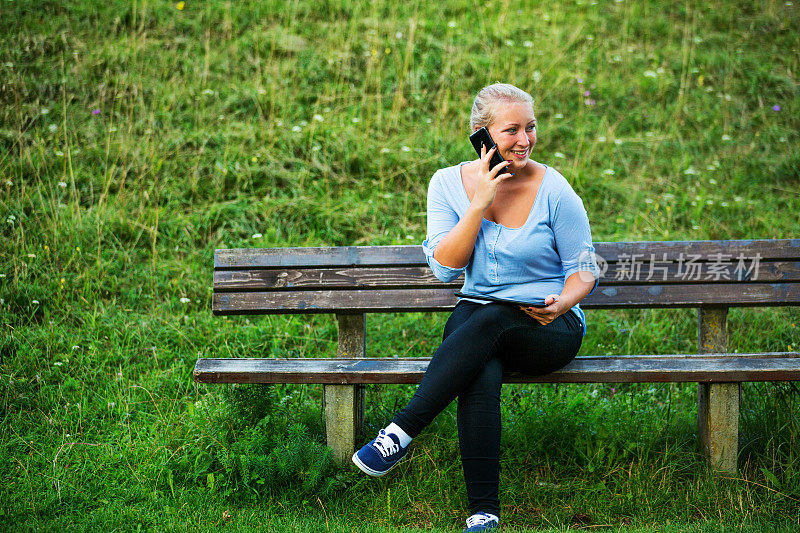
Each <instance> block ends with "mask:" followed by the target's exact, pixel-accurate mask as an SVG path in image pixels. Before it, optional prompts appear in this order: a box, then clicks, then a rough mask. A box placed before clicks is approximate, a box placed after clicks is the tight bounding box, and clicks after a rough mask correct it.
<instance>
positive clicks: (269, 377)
mask: <svg viewBox="0 0 800 533" xmlns="http://www.w3.org/2000/svg"><path fill="white" fill-rule="evenodd" d="M429 361H430V359H428V358H402V359H383V358H371V359H199V360H198V361H197V364H196V365H195V369H194V379H195V381H199V382H204V383H324V384H368V383H383V384H390V383H419V382H420V380H421V379H422V375H423V374H424V373H425V369H426V368H427V366H428V362H429ZM504 380H505V381H506V382H507V383H648V382H742V381H786V380H800V352H778V353H764V354H735V356H731V354H704V355H694V354H682V355H658V356H603V357H577V358H575V360H573V361H572V362H571V363H570V364H569V365H567V366H566V367H564V368H563V369H561V370H558V371H556V372H553V373H552V374H547V375H545V376H527V375H523V374H517V373H508V374H506V375H505V377H504Z"/></svg>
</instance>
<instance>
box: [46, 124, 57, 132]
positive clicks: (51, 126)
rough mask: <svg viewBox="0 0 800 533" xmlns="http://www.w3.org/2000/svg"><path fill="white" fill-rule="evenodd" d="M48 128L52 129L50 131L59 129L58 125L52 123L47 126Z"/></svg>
mask: <svg viewBox="0 0 800 533" xmlns="http://www.w3.org/2000/svg"><path fill="white" fill-rule="evenodd" d="M47 129H48V130H50V131H56V130H57V129H58V126H56V125H55V124H50V125H49V126H48V127H47Z"/></svg>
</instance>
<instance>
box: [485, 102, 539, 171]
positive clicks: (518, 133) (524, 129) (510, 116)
mask: <svg viewBox="0 0 800 533" xmlns="http://www.w3.org/2000/svg"><path fill="white" fill-rule="evenodd" d="M495 105H496V108H495V109H494V121H493V122H492V125H491V126H489V127H488V128H487V129H488V130H489V134H490V135H491V136H492V139H494V142H496V143H497V150H498V151H499V152H500V156H501V157H502V158H503V159H506V160H510V161H511V164H510V165H509V166H508V168H509V169H511V170H512V172H513V171H518V170H522V169H523V168H525V166H526V165H527V164H528V161H529V160H530V155H531V150H532V149H533V145H534V144H536V117H534V115H533V106H532V105H530V104H529V103H527V102H498V103H497V104H495Z"/></svg>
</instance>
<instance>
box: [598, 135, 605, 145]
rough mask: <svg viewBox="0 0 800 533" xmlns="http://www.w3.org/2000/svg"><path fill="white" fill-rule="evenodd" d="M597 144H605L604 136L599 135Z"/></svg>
mask: <svg viewBox="0 0 800 533" xmlns="http://www.w3.org/2000/svg"><path fill="white" fill-rule="evenodd" d="M597 142H599V143H604V142H606V136H605V135H601V136H600V137H598V138H597Z"/></svg>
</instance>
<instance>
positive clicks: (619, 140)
mask: <svg viewBox="0 0 800 533" xmlns="http://www.w3.org/2000/svg"><path fill="white" fill-rule="evenodd" d="M614 144H616V145H617V146H619V145H621V144H622V139H614Z"/></svg>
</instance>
